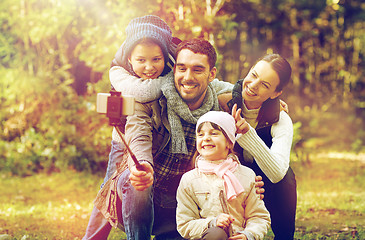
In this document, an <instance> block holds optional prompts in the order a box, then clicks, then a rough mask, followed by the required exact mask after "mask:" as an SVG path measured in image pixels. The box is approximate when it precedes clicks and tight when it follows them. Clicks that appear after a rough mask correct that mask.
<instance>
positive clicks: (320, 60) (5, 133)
mask: <svg viewBox="0 0 365 240" xmlns="http://www.w3.org/2000/svg"><path fill="white" fill-rule="evenodd" d="M0 9H1V12H0V27H1V34H0V57H1V61H0V126H1V131H0V172H1V174H2V175H1V176H2V178H3V179H9V178H12V177H13V178H17V177H29V176H36V175H38V174H44V173H45V174H53V173H59V172H61V173H62V172H68V171H70V170H71V171H74V172H76V173H80V174H81V173H82V174H85V173H86V174H88V173H89V174H93V175H94V176H98V177H99V179H102V176H103V174H104V173H105V169H106V166H107V159H108V153H109V149H110V141H111V127H110V126H108V121H107V119H106V117H105V116H104V115H100V114H98V113H96V111H95V105H96V94H97V93H99V92H108V91H109V90H110V83H109V79H108V69H109V66H110V63H111V60H112V59H113V56H114V54H115V52H116V50H117V49H118V48H119V46H120V45H121V43H122V42H123V41H124V39H125V27H126V26H127V24H128V23H129V21H130V20H131V19H133V18H135V17H138V16H142V15H146V14H155V15H158V16H160V17H161V18H163V19H164V20H165V21H166V22H167V23H168V25H169V26H170V27H171V29H172V31H173V34H174V36H176V37H179V38H180V39H190V38H193V37H203V38H205V39H208V40H209V41H211V42H212V43H213V44H214V46H215V47H216V49H217V51H218V54H219V58H218V63H217V68H218V78H219V79H221V80H224V81H228V82H231V83H235V82H236V81H237V80H238V79H240V78H243V77H244V76H245V74H246V73H247V72H248V70H249V68H250V67H251V66H252V65H253V64H254V62H255V61H256V59H257V58H258V57H260V56H262V55H264V54H265V53H272V52H275V53H279V54H281V55H282V56H284V57H286V58H287V59H288V60H289V62H290V63H291V65H292V67H293V75H292V80H293V81H292V83H291V84H290V85H289V87H288V89H287V90H286V91H285V94H283V96H282V99H283V100H284V101H286V102H287V103H288V105H289V111H290V112H289V114H290V116H291V118H292V119H293V122H294V127H295V135H294V142H293V156H292V161H293V162H294V163H295V162H296V163H297V164H299V165H300V166H302V167H303V169H306V168H305V167H308V166H310V165H311V164H313V163H314V162H315V161H316V159H318V156H320V155H321V154H325V155H326V156H327V158H328V157H334V158H342V159H346V160H349V159H350V160H356V161H360V162H362V163H364V162H365V157H364V152H365V128H364V126H365V77H364V74H365V61H364V60H365V3H364V2H363V1H361V0H296V1H294V0H267V1H266V0H265V1H264V0H240V1H235V0H205V1H203V0H190V1H177V0H170V1H165V0H148V1H146V0H2V1H1V3H0ZM322 156H323V155H322ZM343 162H345V160H343ZM345 165H346V164H345ZM308 168H309V167H308ZM360 169H362V171H360V173H361V174H362V173H363V172H364V171H363V169H364V165H363V164H362V165H360ZM303 171H305V170H303ZM354 181H355V180H354ZM355 182H356V181H355ZM95 191H97V187H96V188H95ZM361 193H363V192H361ZM361 209H362V210H361V211H362V213H363V210H364V209H365V207H364V206H363V207H362V208H361ZM0 233H1V227H0Z"/></svg>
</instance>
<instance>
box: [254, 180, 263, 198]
mask: <svg viewBox="0 0 365 240" xmlns="http://www.w3.org/2000/svg"><path fill="white" fill-rule="evenodd" d="M255 182H256V183H255V187H256V193H257V194H260V198H261V199H264V193H265V189H264V188H263V186H264V182H263V181H262V177H261V176H256V177H255Z"/></svg>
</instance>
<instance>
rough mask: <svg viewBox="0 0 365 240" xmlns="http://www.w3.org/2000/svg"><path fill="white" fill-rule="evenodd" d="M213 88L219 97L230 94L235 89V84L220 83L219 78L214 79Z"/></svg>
mask: <svg viewBox="0 0 365 240" xmlns="http://www.w3.org/2000/svg"><path fill="white" fill-rule="evenodd" d="M211 84H212V87H213V88H214V90H215V91H216V92H217V95H220V94H223V93H230V92H232V89H233V84H232V83H229V82H225V81H220V80H218V79H217V78H215V79H213V81H212V82H211Z"/></svg>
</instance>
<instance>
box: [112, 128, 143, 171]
mask: <svg viewBox="0 0 365 240" xmlns="http://www.w3.org/2000/svg"><path fill="white" fill-rule="evenodd" d="M115 129H117V132H118V134H119V136H120V138H121V139H122V141H123V143H124V145H125V147H126V148H127V150H128V152H129V154H130V155H131V157H132V159H133V162H134V163H135V164H136V168H137V169H138V170H139V169H141V168H142V165H141V164H140V163H139V162H138V160H137V158H136V155H134V153H133V152H132V150H131V149H130V148H129V146H128V144H127V142H126V141H125V140H124V137H123V133H122V132H121V131H120V129H119V126H115Z"/></svg>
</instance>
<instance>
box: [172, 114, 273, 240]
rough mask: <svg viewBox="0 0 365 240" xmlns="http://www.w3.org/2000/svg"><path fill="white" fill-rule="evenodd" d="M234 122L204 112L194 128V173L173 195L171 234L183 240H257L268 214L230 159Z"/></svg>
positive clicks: (246, 173) (249, 178) (248, 175)
mask: <svg viewBox="0 0 365 240" xmlns="http://www.w3.org/2000/svg"><path fill="white" fill-rule="evenodd" d="M235 134H236V124H235V119H234V118H233V117H232V116H231V115H230V114H228V113H226V112H218V111H210V112H208V113H206V114H204V115H203V116H202V117H200V118H199V120H198V122H197V125H196V145H197V151H198V153H199V155H198V157H197V158H196V163H195V164H196V168H195V169H193V170H191V171H189V172H187V173H185V174H184V175H183V176H182V178H181V181H180V185H179V187H178V190H177V212H176V223H177V230H178V231H179V233H180V234H181V236H182V237H183V238H186V239H228V238H229V237H233V236H234V239H263V238H264V235H265V234H266V233H267V230H268V228H269V227H270V214H269V212H268V211H267V209H266V207H265V205H264V202H263V201H262V200H261V199H260V196H259V195H258V194H257V193H256V189H255V173H254V172H253V171H252V170H251V169H249V168H247V167H245V166H242V165H240V164H239V162H238V160H237V157H236V156H235V155H234V153H233V150H232V149H233V145H234V143H235Z"/></svg>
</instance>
